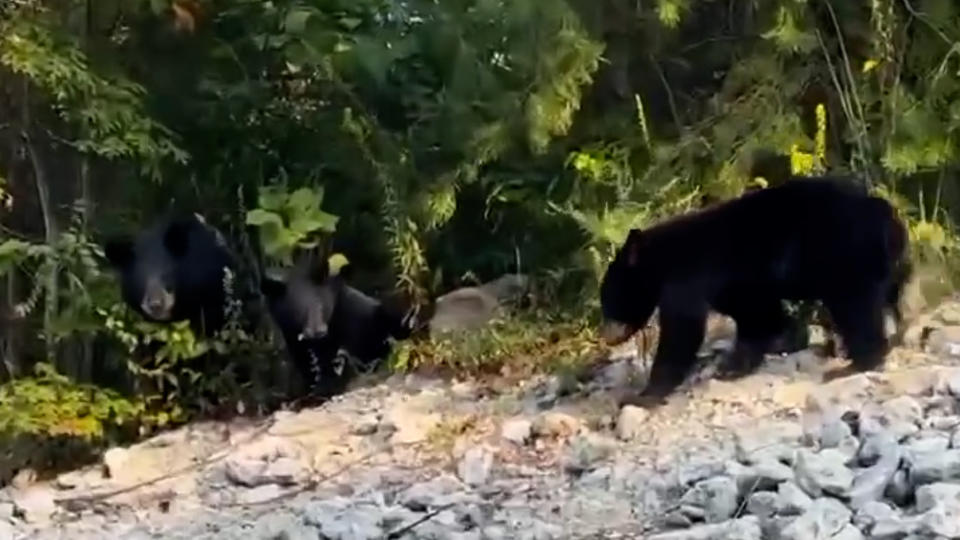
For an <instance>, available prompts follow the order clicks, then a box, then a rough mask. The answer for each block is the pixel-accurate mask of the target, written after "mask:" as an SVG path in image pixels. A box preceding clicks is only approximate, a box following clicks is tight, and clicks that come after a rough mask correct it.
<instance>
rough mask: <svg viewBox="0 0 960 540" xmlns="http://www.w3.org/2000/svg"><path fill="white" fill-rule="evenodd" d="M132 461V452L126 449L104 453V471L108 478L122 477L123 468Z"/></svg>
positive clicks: (115, 449) (116, 449)
mask: <svg viewBox="0 0 960 540" xmlns="http://www.w3.org/2000/svg"><path fill="white" fill-rule="evenodd" d="M129 459H130V451H129V450H127V449H126V448H119V447H114V448H111V449H109V450H107V451H106V452H104V453H103V469H104V473H106V475H107V477H108V478H117V477H119V476H120V470H121V468H122V467H123V466H124V465H126V464H127V462H128V461H129Z"/></svg>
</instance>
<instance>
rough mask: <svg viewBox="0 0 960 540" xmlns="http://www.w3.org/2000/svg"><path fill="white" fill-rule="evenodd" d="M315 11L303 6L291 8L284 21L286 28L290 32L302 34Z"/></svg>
mask: <svg viewBox="0 0 960 540" xmlns="http://www.w3.org/2000/svg"><path fill="white" fill-rule="evenodd" d="M314 13H315V12H314V10H312V9H307V8H303V7H298V8H294V9H291V10H290V12H289V13H287V18H286V19H284V21H283V28H284V30H286V31H287V32H288V33H290V34H302V33H303V31H304V30H306V28H307V22H308V21H309V20H310V17H312V16H313V15H314Z"/></svg>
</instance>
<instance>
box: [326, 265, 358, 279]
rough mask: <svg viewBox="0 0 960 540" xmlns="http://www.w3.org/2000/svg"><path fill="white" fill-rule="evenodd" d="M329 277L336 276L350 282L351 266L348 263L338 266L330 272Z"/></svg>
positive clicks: (351, 275)
mask: <svg viewBox="0 0 960 540" xmlns="http://www.w3.org/2000/svg"><path fill="white" fill-rule="evenodd" d="M330 275H331V276H336V277H338V278H340V279H343V280H345V281H350V279H351V278H352V277H353V265H352V264H350V263H345V264H342V265H340V266H339V267H338V268H337V269H336V270H334V271H331V272H330Z"/></svg>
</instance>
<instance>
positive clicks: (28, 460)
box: [0, 363, 145, 483]
mask: <svg viewBox="0 0 960 540" xmlns="http://www.w3.org/2000/svg"><path fill="white" fill-rule="evenodd" d="M34 372H35V373H34V376H32V377H23V378H19V379H14V380H12V381H9V382H7V383H4V384H3V385H0V449H3V454H2V456H0V483H2V482H4V481H6V480H8V479H9V478H10V477H11V476H12V475H13V474H15V473H16V470H17V469H19V468H21V467H23V466H30V467H32V468H34V469H36V470H41V471H55V470H61V469H64V468H69V467H71V466H75V465H78V464H82V463H83V462H85V461H88V460H90V459H93V458H94V457H95V456H96V454H97V452H98V451H99V450H101V449H102V448H103V447H104V446H106V445H107V444H110V443H116V442H120V441H122V440H126V439H130V438H132V437H134V436H135V435H136V434H137V431H138V429H137V428H138V426H139V424H140V422H141V420H142V415H143V413H144V410H145V406H144V403H143V402H142V401H139V400H130V399H127V398H125V397H123V396H121V395H120V394H118V393H117V392H114V391H112V390H107V389H103V388H100V387H97V386H95V385H92V384H77V383H75V382H73V381H72V380H70V379H69V378H68V377H66V376H64V375H61V374H60V373H57V371H56V370H55V369H54V368H53V367H52V366H50V365H49V364H44V363H39V364H37V365H36V367H35V368H34Z"/></svg>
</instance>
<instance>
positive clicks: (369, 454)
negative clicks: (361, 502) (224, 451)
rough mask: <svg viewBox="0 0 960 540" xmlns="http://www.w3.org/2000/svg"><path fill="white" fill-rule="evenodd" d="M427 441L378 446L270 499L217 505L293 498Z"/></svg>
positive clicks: (235, 504) (253, 504)
mask: <svg viewBox="0 0 960 540" xmlns="http://www.w3.org/2000/svg"><path fill="white" fill-rule="evenodd" d="M425 442H426V440H425V439H420V440H417V441H408V442H402V443H395V444H391V445H388V446H386V447H383V448H378V449H376V450H371V451H369V452H367V453H366V454H364V455H362V456H360V457H358V458H356V459H354V460H352V461H349V462H347V463H346V464H344V465H343V466H341V467H340V468H339V469H337V470H336V471H334V472H332V473H330V474H327V475H324V476H321V477H320V478H317V479H314V480H311V481H309V482H307V483H306V484H304V485H303V486H301V487H298V488H297V489H294V490H292V491H288V492H286V493H283V494H281V495H277V496H276V497H272V498H270V499H266V500H263V501H256V502H250V503H227V504H221V505H217V507H218V508H229V507H232V506H243V507H249V506H262V505H265V504H270V503H275V502H278V501H282V500H284V499H289V498H291V497H293V496H295V495H299V494H301V493H305V492H307V491H310V490H312V489H315V488H317V487H318V486H319V485H320V484H323V483H324V482H327V481H328V480H331V479H333V478H336V477H338V476H340V475H341V474H343V473H345V472H347V471H348V470H350V469H352V468H353V467H355V466H357V465H360V464H361V463H364V462H366V461H369V460H370V459H372V458H374V457H376V456H378V455H380V454H382V453H384V452H387V451H392V450H396V449H398V448H405V447H411V448H412V447H415V446H419V445H421V444H424V443H425Z"/></svg>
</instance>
